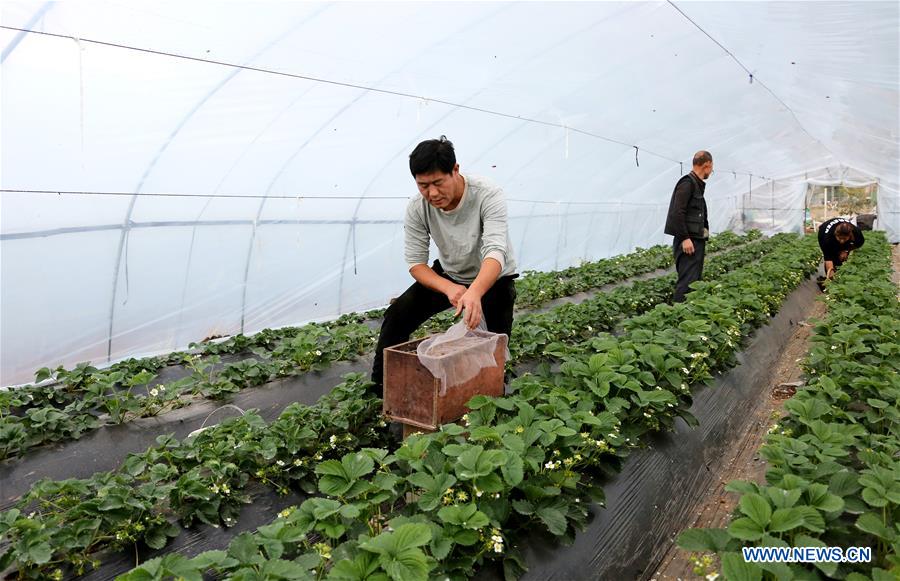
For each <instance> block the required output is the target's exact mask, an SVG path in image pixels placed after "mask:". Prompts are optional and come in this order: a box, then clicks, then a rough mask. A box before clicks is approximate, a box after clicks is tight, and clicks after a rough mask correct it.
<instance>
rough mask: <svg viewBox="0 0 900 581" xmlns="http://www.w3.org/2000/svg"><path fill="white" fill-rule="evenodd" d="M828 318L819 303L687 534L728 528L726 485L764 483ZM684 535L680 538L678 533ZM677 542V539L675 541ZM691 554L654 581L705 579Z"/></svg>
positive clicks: (669, 563)
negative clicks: (771, 434) (770, 446)
mask: <svg viewBox="0 0 900 581" xmlns="http://www.w3.org/2000/svg"><path fill="white" fill-rule="evenodd" d="M894 261H895V272H896V271H897V265H898V264H900V262H898V261H900V253H898V252H896V248H895V253H894ZM824 314H825V303H824V302H822V301H818V300H817V301H816V302H815V303H814V304H813V306H812V307H811V308H810V310H809V311H808V312H807V313H806V319H805V320H804V321H802V322H801V323H800V324H799V325H798V326H797V330H796V331H794V333H793V335H792V336H791V338H790V339H789V340H788V343H787V344H786V345H785V348H784V350H783V351H782V354H781V357H780V358H779V360H778V363H777V367H776V374H775V377H774V378H773V379H772V381H771V385H770V388H769V390H768V394H769V397H768V400H767V402H766V405H764V406H761V407H760V408H759V411H758V412H757V414H756V417H755V418H754V420H753V421H752V422H751V423H749V424H748V427H747V430H746V433H745V434H744V435H743V437H741V438H738V439H737V440H735V442H736V444H735V446H734V447H733V448H732V450H731V452H730V453H729V454H726V455H725V458H726V461H725V463H724V465H721V466H720V467H719V472H720V473H719V479H718V484H717V485H716V486H715V487H714V488H713V489H711V490H710V491H709V492H708V493H707V495H706V497H705V498H704V499H703V500H702V501H701V502H700V504H699V505H698V506H697V508H696V510H695V511H694V514H695V515H696V516H695V518H694V520H693V522H686V523H685V526H684V529H689V528H693V527H703V528H722V527H725V526H727V525H728V523H729V522H730V520H731V514H732V512H733V511H734V509H735V507H736V506H737V502H738V499H739V495H737V494H734V493H731V492H726V491H725V485H726V484H728V483H729V482H730V481H732V480H752V481H755V482H764V481H765V475H766V462H765V460H764V459H763V458H762V457H761V456H760V454H759V448H760V446H761V445H762V443H763V441H764V439H765V436H766V432H767V431H768V429H769V427H770V426H771V425H772V424H773V423H774V422H775V420H776V418H778V417H780V416H782V415H783V411H782V408H783V406H784V402H785V401H786V400H787V399H789V398H791V397H792V396H793V395H794V394H795V393H796V392H797V389H798V388H799V387H801V386H802V385H803V377H802V372H801V370H800V365H799V361H800V360H802V358H803V357H805V356H806V353H807V351H808V349H809V338H810V336H811V335H812V331H813V325H812V324H811V323H810V321H813V320H815V319H820V318H822V317H823V316H824ZM679 534H680V532H679ZM676 538H677V535H676ZM690 555H691V553H690V551H685V550H682V549H680V548H679V547H678V546H677V545H675V544H673V546H672V548H671V549H670V550H669V552H668V554H666V556H665V558H663V560H662V563H661V564H660V566H659V568H658V569H657V570H656V572H655V573H654V574H653V575H652V576H651V577H650V578H651V579H653V580H654V581H682V580H688V579H700V577H698V576H697V575H695V574H694V573H693V565H692V564H691V562H690V560H689V558H690Z"/></svg>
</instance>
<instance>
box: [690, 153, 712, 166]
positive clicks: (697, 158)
mask: <svg viewBox="0 0 900 581" xmlns="http://www.w3.org/2000/svg"><path fill="white" fill-rule="evenodd" d="M711 161H712V154H711V153H709V152H708V151H698V152H697V153H695V154H694V165H695V166H701V165H703V164H704V163H709V162H711Z"/></svg>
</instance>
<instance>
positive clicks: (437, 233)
mask: <svg viewBox="0 0 900 581" xmlns="http://www.w3.org/2000/svg"><path fill="white" fill-rule="evenodd" d="M463 179H464V180H465V184H466V185H465V189H464V190H463V195H462V199H461V200H460V201H459V205H458V206H457V207H456V208H454V209H453V210H450V211H449V212H445V211H444V210H440V209H438V208H435V207H434V206H432V205H431V204H429V203H428V201H427V200H426V199H425V198H424V197H422V196H421V195H418V196H416V197H415V198H413V199H411V200H410V201H409V205H408V206H407V207H406V219H405V221H404V229H405V236H406V248H405V254H406V263H407V265H408V266H409V267H410V268H412V267H413V266H415V265H417V264H428V246H429V239H433V240H434V244H435V246H437V248H438V256H439V258H440V261H441V266H443V267H444V272H446V273H447V274H448V275H450V277H451V278H452V279H453V280H455V281H457V282H460V283H464V284H470V283H472V281H474V280H475V277H476V276H478V271H479V270H480V269H481V263H482V262H483V261H484V259H485V258H494V259H496V260H497V261H498V262H499V263H500V266H501V271H500V276H509V275H511V274H515V273H516V261H515V258H514V257H513V251H512V244H510V241H509V228H508V226H507V218H506V199H505V198H504V196H503V190H501V189H500V188H499V187H498V186H496V185H494V184H492V183H491V182H489V181H488V180H486V179H484V178H480V177H475V176H463Z"/></svg>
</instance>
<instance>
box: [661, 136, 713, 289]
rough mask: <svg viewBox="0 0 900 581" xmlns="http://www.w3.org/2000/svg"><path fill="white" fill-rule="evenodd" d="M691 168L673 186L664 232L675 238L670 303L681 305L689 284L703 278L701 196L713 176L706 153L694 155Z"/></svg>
mask: <svg viewBox="0 0 900 581" xmlns="http://www.w3.org/2000/svg"><path fill="white" fill-rule="evenodd" d="M693 166H694V167H693V169H692V170H691V173H689V174H688V175H686V176H682V178H681V179H680V180H678V183H677V184H675V191H673V192H672V201H671V202H669V214H668V216H667V217H666V230H665V232H666V234H669V235H671V236H674V237H675V239H674V240H673V241H672V251H673V252H674V254H675V270H676V272H678V282H677V283H675V294H674V295H673V298H672V300H673V301H674V302H676V303H680V302H682V301H684V295H686V294H687V293H688V291H689V290H690V284H691V283H692V282H694V281H696V280H700V277H701V276H703V258H704V256H705V255H706V240H707V238H709V217H708V215H707V211H706V199H705V198H704V197H703V194H704V192H705V191H706V180H707V179H708V178H709V176H710V174H712V172H713V160H712V155H710V153H709V152H708V151H698V152H697V153H695V154H694V162H693Z"/></svg>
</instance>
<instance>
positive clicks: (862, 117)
mask: <svg viewBox="0 0 900 581" xmlns="http://www.w3.org/2000/svg"><path fill="white" fill-rule="evenodd" d="M898 6H900V5H898V3H897V2H843V3H839V2H778V3H767V2H740V3H732V2H722V3H692V2H683V3H682V2H676V3H674V4H673V3H665V2H654V3H606V2H603V3H593V2H591V3H589V2H584V3H556V2H553V3H543V2H533V3H455V2H444V3H424V2H423V3H420V2H416V3H344V2H341V3H329V4H313V3H306V2H303V3H300V2H283V3H268V2H266V3H264V2H247V3H240V2H222V3H209V2H178V3H175V2H173V3H162V2H135V1H127V2H125V1H107V2H100V1H96V2H77V1H71V2H47V3H40V2H15V1H9V0H7V1H6V2H4V3H3V7H2V13H0V24H2V28H0V47H2V69H0V73H2V91H3V92H2V177H0V183H2V190H3V191H2V196H0V203H2V232H0V244H2V245H0V252H2V255H0V258H2V272H0V275H2V297H0V298H2V305H0V317H2V321H0V325H2V346H0V347H2V366H0V375H2V377H0V384H3V385H6V384H11V383H18V382H23V381H27V380H29V379H30V377H31V373H33V371H34V370H35V369H36V368H38V367H41V366H44V365H51V366H52V365H57V364H65V365H72V364H74V363H76V362H79V361H84V360H91V361H94V362H95V363H103V362H106V361H111V360H116V359H121V358H122V357H125V356H129V355H145V354H152V353H158V352H162V351H166V350H170V349H175V348H181V347H184V346H186V345H187V344H188V343H189V342H191V341H198V340H201V339H203V338H204V337H207V336H210V335H217V334H231V333H236V332H240V331H244V332H253V331H257V330H260V329H262V328H265V327H277V326H283V325H290V324H299V323H302V322H304V321H308V320H315V319H323V318H329V317H333V316H335V315H337V314H339V313H343V312H348V311H354V310H360V309H366V308H370V307H376V306H380V305H384V304H385V303H386V302H387V300H388V299H389V298H390V297H391V296H396V295H397V294H398V293H399V292H401V291H402V289H403V288H405V286H406V285H407V284H408V283H409V282H410V279H409V276H408V274H407V272H406V267H405V265H404V262H403V259H402V222H401V220H402V216H403V208H404V206H405V203H406V199H408V198H409V197H410V196H414V195H417V194H416V192H415V189H414V185H413V182H412V179H411V177H410V175H409V173H408V169H407V167H408V166H407V156H408V154H409V152H410V151H411V149H412V148H413V147H414V146H415V144H416V143H418V142H419V141H421V140H423V139H427V138H433V137H437V136H439V135H441V134H445V135H447V136H448V137H449V138H450V139H452V140H453V141H454V143H455V145H456V148H457V155H458V158H459V162H460V165H461V170H462V172H463V173H464V174H465V173H471V174H479V175H485V176H488V177H490V178H492V179H493V180H494V181H496V182H497V183H498V184H500V185H501V186H503V187H504V189H505V191H506V192H507V196H508V198H509V212H510V215H511V223H510V227H511V230H512V240H513V244H514V246H515V252H516V255H517V257H518V260H519V263H520V265H521V266H522V267H523V268H525V269H552V268H558V267H563V266H568V265H571V264H576V263H578V262H579V261H581V260H584V259H596V258H599V257H604V256H609V255H612V254H617V253H621V252H625V251H628V250H630V249H632V248H634V247H635V246H638V245H640V246H648V245H651V244H655V243H660V242H666V241H667V240H668V237H666V236H664V235H663V233H662V227H663V223H664V217H665V210H666V207H667V205H668V200H669V196H670V194H671V190H672V187H673V185H674V182H675V181H676V179H677V178H678V176H679V175H680V172H681V171H687V170H688V168H689V166H690V158H691V156H692V154H693V152H694V151H696V150H698V149H701V148H704V149H708V150H710V151H711V152H712V154H713V156H714V159H715V164H716V173H715V174H714V175H713V177H712V178H711V180H710V182H709V186H708V188H707V197H708V200H709V205H710V211H711V214H712V218H713V220H712V222H713V224H712V225H713V229H714V230H721V229H723V228H725V227H727V226H729V225H736V224H737V225H739V224H740V223H741V216H742V215H743V216H745V217H746V216H747V215H748V213H752V212H753V211H754V210H753V208H754V207H755V206H758V208H757V210H758V211H757V213H761V212H763V213H764V212H768V213H769V214H771V216H770V217H771V224H772V229H773V230H776V229H797V228H799V226H800V220H801V219H802V195H800V197H799V198H798V195H799V194H798V192H800V191H801V189H802V188H805V180H806V179H808V178H816V179H826V180H837V181H840V180H842V179H856V180H877V181H878V182H879V204H880V213H881V215H880V218H879V222H880V224H881V225H882V227H884V228H885V229H887V230H888V232H889V235H890V236H891V237H892V239H893V240H895V241H897V240H900V217H898V216H900V214H898V208H900V202H898V200H900V193H898V191H900V189H898V183H900V179H898V173H900V156H898V133H900V129H898V125H900V121H898V105H900V101H898V82H900V69H898V60H900V59H898V52H900V46H898V30H900V16H898V13H900V9H898ZM26 31H27V32H26ZM751 74H752V77H753V81H752V82H751ZM638 164H639V165H638ZM681 164H683V165H681ZM848 176H850V177H849V178H848ZM42 191H46V192H52V193H41V192H42ZM72 192H84V193H81V194H75V193H72ZM798 199H799V201H798ZM798 204H799V207H798Z"/></svg>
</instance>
